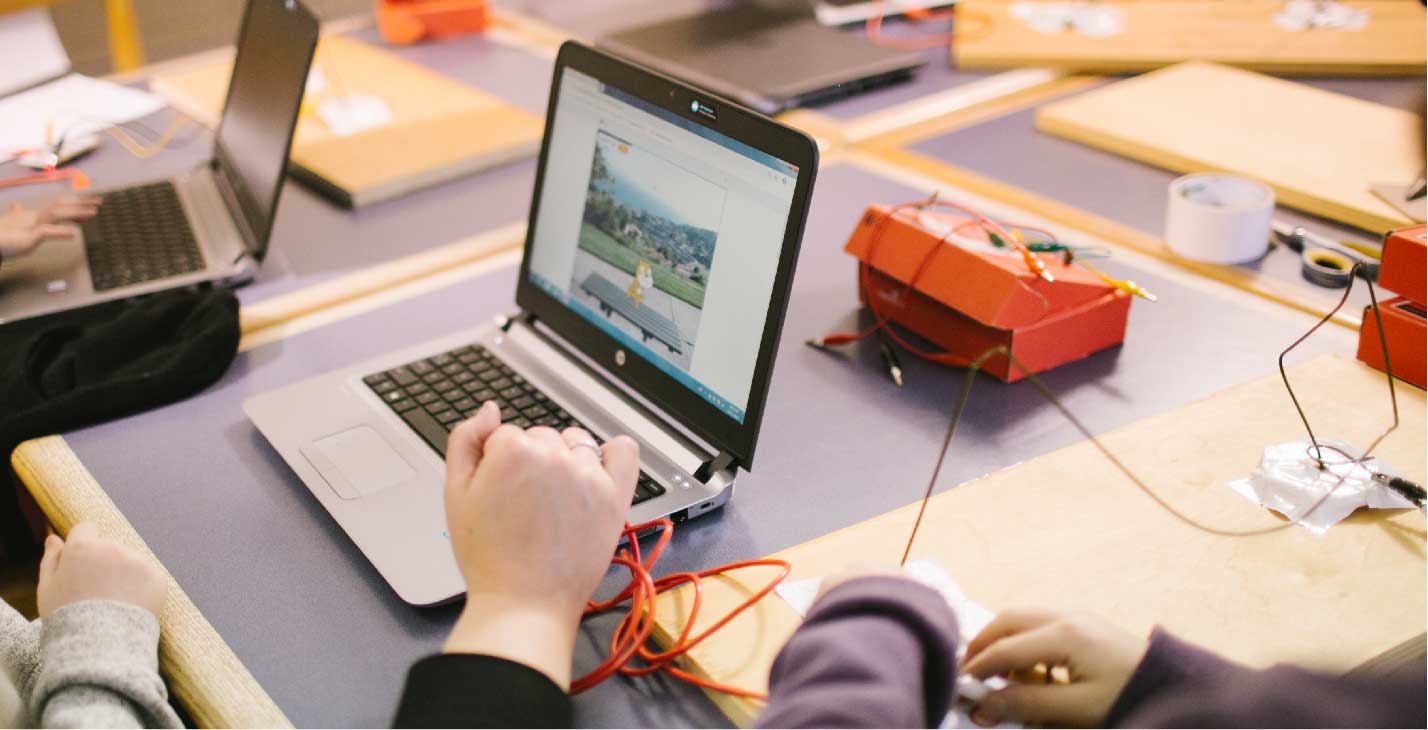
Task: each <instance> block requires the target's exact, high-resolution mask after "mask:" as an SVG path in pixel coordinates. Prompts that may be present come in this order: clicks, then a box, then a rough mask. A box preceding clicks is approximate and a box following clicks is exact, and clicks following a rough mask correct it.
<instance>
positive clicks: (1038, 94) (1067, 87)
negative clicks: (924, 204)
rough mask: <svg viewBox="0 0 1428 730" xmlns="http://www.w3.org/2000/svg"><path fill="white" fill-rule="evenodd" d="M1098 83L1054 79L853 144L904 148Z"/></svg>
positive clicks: (1091, 79)
mask: <svg viewBox="0 0 1428 730" xmlns="http://www.w3.org/2000/svg"><path fill="white" fill-rule="evenodd" d="M1098 83H1101V79H1100V78H1099V77H1096V76H1064V77H1058V78H1056V79H1055V80H1052V81H1048V82H1046V83H1044V84H1039V85H1034V86H1029V87H1027V88H1025V89H1020V90H1015V91H1012V92H1010V93H1008V94H1006V95H1005V96H1000V97H994V98H991V99H987V100H978V101H975V102H974V103H969V104H967V105H966V106H963V107H960V108H955V109H951V110H949V111H948V112H947V113H945V114H942V115H940V116H936V117H933V118H930V119H927V120H925V121H922V122H918V123H916V124H912V125H910V126H907V127H903V128H901V129H894V130H891V131H887V132H883V133H880V134H876V135H873V136H868V137H863V138H861V139H857V140H855V142H856V143H857V144H858V145H859V146H860V147H863V148H867V149H879V148H883V147H896V146H903V145H908V144H912V143H914V142H920V141H922V140H924V139H929V138H931V137H937V136H940V135H943V134H947V133H949V132H955V131H957V130H959V129H965V128H967V127H971V126H973V125H976V124H981V123H982V122H985V121H988V120H990V119H995V118H997V117H1000V116H1005V115H1007V114H1012V113H1014V112H1019V111H1021V110H1023V109H1026V108H1028V107H1032V106H1035V105H1037V104H1040V103H1042V102H1045V101H1050V100H1052V99H1056V98H1059V97H1062V96H1066V95H1067V94H1072V93H1075V92H1077V91H1082V90H1084V89H1088V88H1090V87H1092V86H1094V85H1096V84H1098ZM862 133H863V131H862V130H857V129H854V130H853V131H852V132H850V134H853V135H857V134H862Z"/></svg>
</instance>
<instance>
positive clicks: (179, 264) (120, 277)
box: [84, 181, 203, 291]
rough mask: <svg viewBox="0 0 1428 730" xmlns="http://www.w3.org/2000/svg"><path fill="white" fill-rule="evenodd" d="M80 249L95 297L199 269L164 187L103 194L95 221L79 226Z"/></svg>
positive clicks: (169, 187)
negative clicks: (131, 285) (108, 290)
mask: <svg viewBox="0 0 1428 730" xmlns="http://www.w3.org/2000/svg"><path fill="white" fill-rule="evenodd" d="M84 248H85V254H86V255H87V256H88V258H89V276H90V279H91V281H92V282H93V284H94V290H95V291H105V290H106V289H114V288H116V287H121V286H128V285H130V284H140V283H143V282H146V281H153V280H155V279H164V278H168V277H170V276H178V275H179V274H187V273H189V272H193V271H199V270H201V269H202V268H203V254H201V253H199V250H198V241H196V240H194V237H193V231H192V230H191V229H190V228H189V225H188V217H187V216H186V215H184V212H183V206H182V205H181V204H180V203H179V198H178V191H176V190H174V186H173V183H170V182H168V181H164V182H157V183H153V184H151V185H140V186H137V187H132V188H124V189H121V190H115V191H112V192H109V193H105V195H104V204H103V205H101V206H100V207H99V215H97V216H95V217H94V218H92V219H90V220H89V221H87V222H85V223H84Z"/></svg>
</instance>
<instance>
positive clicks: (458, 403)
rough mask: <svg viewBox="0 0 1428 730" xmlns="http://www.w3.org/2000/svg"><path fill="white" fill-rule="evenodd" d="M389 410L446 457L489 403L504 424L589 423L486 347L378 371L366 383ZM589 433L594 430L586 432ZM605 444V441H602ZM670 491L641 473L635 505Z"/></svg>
mask: <svg viewBox="0 0 1428 730" xmlns="http://www.w3.org/2000/svg"><path fill="white" fill-rule="evenodd" d="M362 382H364V383H366V384H367V387H368V388H371V389H372V392H373V393H376V394H377V396H378V397H380V398H381V399H382V401H383V402H385V403H386V404H387V407H389V408H391V409H392V410H393V411H396V412H397V414H398V415H400V416H401V417H402V420H404V421H406V422H407V425H408V426H411V428H412V430H413V431H416V432H417V434H419V435H420V436H421V437H422V439H423V440H425V441H426V442H427V443H428V444H430V445H431V447H432V448H433V449H436V453H438V454H440V455H441V456H442V458H445V457H446V437H447V434H448V433H450V432H451V431H452V430H453V429H455V428H456V425H457V424H459V423H461V422H462V421H463V420H465V419H467V418H470V417H471V416H474V415H476V411H477V410H478V409H479V408H480V407H481V404H482V403H485V402H486V401H488V400H489V401H495V402H496V404H497V405H499V406H500V407H501V421H502V422H503V423H512V424H515V425H517V426H520V427H521V428H530V427H531V426H550V427H551V428H554V429H556V430H560V429H564V428H569V427H571V426H579V427H581V428H584V425H583V424H581V423H580V422H579V421H577V420H576V419H575V417H574V416H572V415H570V414H569V413H567V412H566V410H565V409H564V408H561V407H560V406H559V405H556V404H555V403H554V402H553V401H551V399H550V398H549V397H548V396H546V394H545V393H542V392H541V391H540V389H539V388H536V387H535V386H534V385H531V384H530V383H528V382H526V379H525V378H522V377H521V376H520V375H518V374H517V373H516V372H515V371H513V370H511V368H510V367H509V366H508V365H506V363H504V362H501V360H500V358H497V357H496V356H495V355H493V354H491V352H490V351H488V350H487V349H486V348H484V347H482V346H480V345H470V346H467V347H458V348H456V349H455V350H451V351H450V352H444V353H442V354H440V355H434V356H432V357H428V358H424V359H421V360H417V361H416V362H409V363H407V364H406V365H403V366H401V367H397V368H392V369H391V370H387V371H384V372H380V373H373V374H371V375H368V376H367V377H365V378H363V379H362ZM586 430H589V429H586ZM596 439H597V440H599V437H598V436H597V437H596ZM664 491H665V489H664V487H663V486H660V484H659V483H658V482H656V481H654V480H653V479H651V478H650V477H649V475H647V474H645V473H644V472H640V479H639V483H638V484H637V485H636V487H635V504H639V503H640V502H643V501H645V500H647V499H652V498H654V497H658V496H659V495H661V494H664Z"/></svg>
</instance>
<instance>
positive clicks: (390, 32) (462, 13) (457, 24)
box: [373, 0, 490, 46]
mask: <svg viewBox="0 0 1428 730" xmlns="http://www.w3.org/2000/svg"><path fill="white" fill-rule="evenodd" d="M373 12H374V14H375V16H376V18H377V30H378V31H379V32H380V33H381V34H382V40H384V41H386V42H387V43H390V44H391V45H394V46H405V45H411V44H412V43H416V42H417V41H423V40H440V39H442V38H450V37H452V36H459V35H467V34H471V33H481V32H484V31H485V30H486V26H487V25H488V24H489V23H490V18H489V17H488V15H487V8H486V0H377V2H376V5H375V8H374V11H373Z"/></svg>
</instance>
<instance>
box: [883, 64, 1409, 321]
mask: <svg viewBox="0 0 1428 730" xmlns="http://www.w3.org/2000/svg"><path fill="white" fill-rule="evenodd" d="M1307 83H1309V84H1311V85H1313V86H1316V87H1319V88H1323V89H1326V90H1329V91H1334V92H1337V93H1341V94H1346V95H1349V96H1355V97H1359V98H1363V99H1367V100H1369V101H1375V102H1378V103H1381V104H1387V105H1389V106H1394V107H1398V108H1403V109H1408V110H1416V111H1417V113H1419V114H1422V113H1423V82H1422V80H1421V79H1420V80H1416V81H1415V80H1414V79H1315V80H1310V81H1308V82H1307ZM1035 123H1036V109H1035V108H1032V109H1025V110H1022V111H1019V112H1016V113H1013V114H1009V115H1006V116H1002V117H998V118H996V119H993V120H991V121H988V122H984V123H982V124H978V125H974V126H971V127H966V128H963V129H959V130H956V131H953V132H949V133H947V134H943V135H940V136H936V137H932V138H930V139H926V140H922V141H920V142H917V143H915V144H912V145H909V149H910V150H912V151H914V152H917V153H920V154H923V155H926V156H928V157H931V158H934V159H937V160H941V161H943V162H947V163H950V164H953V165H956V166H958V167H961V168H964V169H968V170H971V171H973V172H976V173H980V174H982V175H986V176H989V177H992V178H994V179H996V180H998V181H1001V182H1004V183H1008V184H1010V185H1014V186H1017V187H1019V188H1022V189H1024V190H1028V191H1031V192H1033V193H1037V194H1040V195H1044V196H1046V197H1049V198H1053V199H1055V200H1059V201H1062V202H1065V203H1070V204H1071V205H1074V206H1076V207H1077V208H1080V209H1082V210H1085V211H1089V212H1091V213H1094V214H1096V215H1099V216H1102V217H1104V218H1108V219H1110V220H1114V221H1118V222H1120V223H1124V224H1126V225H1129V226H1131V227H1133V228H1138V229H1140V230H1142V231H1145V232H1147V233H1151V234H1154V235H1156V236H1162V235H1164V233H1165V207H1166V191H1167V190H1168V187H1169V185H1170V181H1172V180H1174V179H1175V178H1176V177H1178V176H1179V175H1178V174H1176V173H1173V172H1169V171H1166V170H1162V169H1160V168H1157V167H1152V166H1150V165H1146V164H1143V163H1140V162H1136V161H1134V160H1130V159H1127V158H1124V157H1119V156H1117V155H1113V154H1111V153H1109V152H1103V151H1101V150H1098V149H1093V148H1091V147H1087V146H1085V145H1082V144H1078V143H1076V142H1072V141H1070V140H1066V139H1062V138H1060V137H1053V136H1051V135H1048V134H1043V133H1042V132H1039V131H1037V129H1036V126H1035ZM1008 150H1015V151H1016V153H1015V154H1008ZM1275 218H1276V219H1278V220H1282V221H1285V222H1287V223H1289V224H1291V225H1296V226H1303V227H1304V228H1306V229H1308V230H1310V231H1313V232H1315V233H1319V234H1322V235H1324V236H1327V237H1328V238H1329V239H1331V240H1335V241H1337V240H1339V239H1352V240H1360V241H1364V242H1374V243H1377V242H1381V240H1382V239H1381V238H1377V237H1374V236H1371V235H1369V234H1367V233H1364V232H1362V231H1359V230H1357V229H1353V228H1349V227H1347V226H1343V225H1340V224H1338V223H1335V222H1333V221H1329V220H1325V219H1322V218H1318V217H1315V216H1312V215H1309V214H1306V213H1301V212H1299V211H1295V210H1290V209H1288V208H1284V207H1280V208H1279V210H1278V212H1277V213H1276V214H1275ZM1245 266H1246V268H1251V269H1256V270H1258V271H1260V272H1262V273H1264V274H1266V275H1268V276H1271V277H1274V278H1275V279H1279V280H1282V281H1285V282H1289V283H1291V284H1293V285H1294V286H1295V287H1298V288H1300V289H1302V290H1304V291H1305V292H1306V293H1309V294H1312V295H1314V296H1317V297H1320V298H1322V299H1323V300H1324V301H1325V302H1326V309H1327V307H1328V306H1332V305H1333V303H1334V302H1336V301H1337V300H1338V298H1339V296H1340V294H1341V290H1338V289H1324V288H1322V287H1318V286H1315V285H1314V284H1310V283H1309V282H1307V281H1305V280H1304V277H1303V276H1302V275H1301V274H1300V267H1301V262H1300V258H1299V255H1298V254H1296V253H1294V252H1293V251H1291V250H1289V249H1288V248H1278V249H1275V250H1273V251H1271V252H1270V253H1269V254H1268V255H1266V256H1265V257H1264V258H1263V259H1261V260H1259V261H1257V262H1252V263H1250V264H1246V265H1245ZM1368 301H1369V298H1368V289H1367V288H1366V287H1363V286H1355V287H1354V291H1353V292H1352V294H1351V297H1350V304H1351V305H1356V308H1361V307H1362V306H1363V305H1365V304H1367V303H1368Z"/></svg>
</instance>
